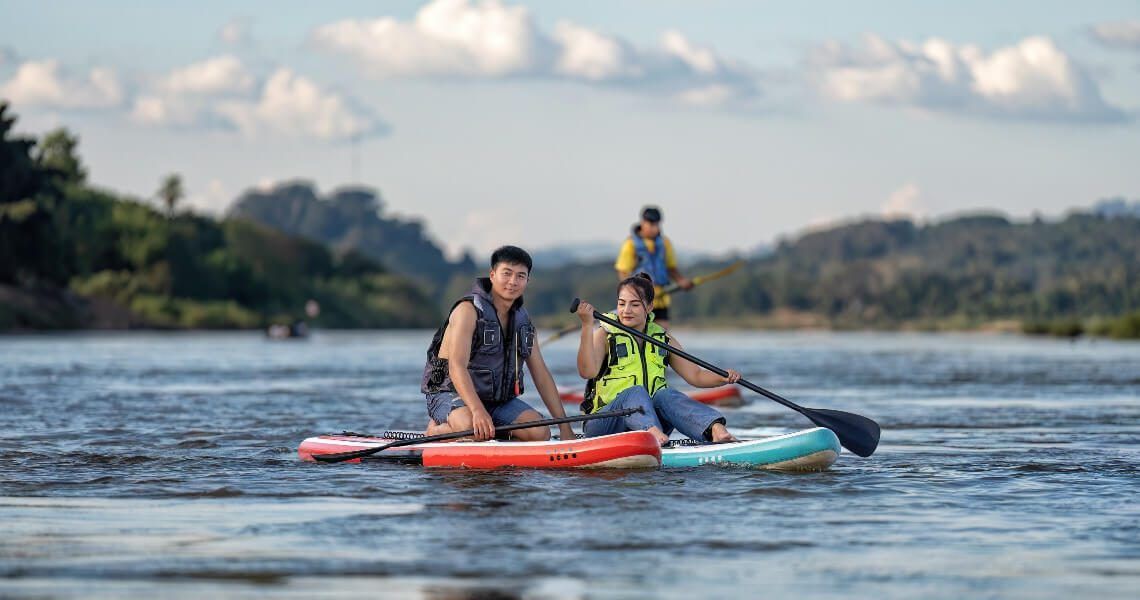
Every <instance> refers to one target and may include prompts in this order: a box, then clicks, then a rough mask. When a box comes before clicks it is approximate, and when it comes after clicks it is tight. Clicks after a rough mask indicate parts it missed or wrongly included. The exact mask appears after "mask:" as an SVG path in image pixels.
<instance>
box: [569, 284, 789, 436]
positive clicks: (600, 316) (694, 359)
mask: <svg viewBox="0 0 1140 600" xmlns="http://www.w3.org/2000/svg"><path fill="white" fill-rule="evenodd" d="M581 303H582V301H581V300H580V299H578V298H575V299H574V301H573V302H571V303H570V312H572V313H575V312H578V306H579V305H580V304H581ZM594 318H595V319H597V320H599V321H602V322H603V323H609V324H610V325H613V326H614V327H617V328H618V329H621V330H622V331H624V332H626V333H628V334H630V335H632V336H635V337H637V338H638V339H641V340H645V341H646V342H649V343H650V344H653V345H654V346H658V347H660V348H664V349H665V350H668V351H669V352H672V353H673V354H676V355H677V356H680V357H681V358H683V359H685V360H687V361H689V362H691V363H693V364H697V365H700V366H702V367H704V368H706V369H708V370H709V371H712V372H713V373H716V374H717V375H720V376H721V377H728V371H725V370H724V369H722V368H720V367H718V366H716V365H714V364H712V363H708V362H705V361H703V360H701V359H699V358H697V357H695V356H693V355H692V354H689V353H688V352H685V351H684V350H681V349H679V348H674V347H673V346H670V345H669V344H666V343H665V342H662V341H661V340H658V339H656V338H653V337H651V336H648V335H645V334H644V333H641V332H640V331H638V330H636V329H633V328H631V327H626V326H625V325H622V324H621V323H619V322H617V321H615V320H613V319H611V318H609V317H607V316H605V315H603V314H602V313H600V312H598V311H596V310H595V311H594ZM736 383H738V384H740V385H742V386H744V387H746V388H748V389H750V390H752V391H754V392H756V393H757V394H761V395H764V396H767V397H768V398H769V399H771V400H773V401H775V402H779V403H780V404H783V405H784V406H786V407H788V408H790V409H792V410H794V411H796V412H798V413H800V414H803V415H805V416H810V415H808V414H807V412H805V411H804V409H803V407H802V406H800V405H798V404H796V403H794V402H792V401H791V400H787V399H785V398H783V397H782V396H780V395H779V394H776V393H773V392H769V391H768V390H766V389H764V388H762V387H760V386H758V385H756V384H755V383H752V382H751V381H748V380H747V379H743V378H741V379H738V380H736Z"/></svg>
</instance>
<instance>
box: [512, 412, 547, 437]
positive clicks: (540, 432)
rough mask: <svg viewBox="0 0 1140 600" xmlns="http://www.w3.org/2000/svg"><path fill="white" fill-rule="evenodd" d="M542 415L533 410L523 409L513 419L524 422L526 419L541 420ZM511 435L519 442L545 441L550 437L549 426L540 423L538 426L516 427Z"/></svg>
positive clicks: (515, 421)
mask: <svg viewBox="0 0 1140 600" xmlns="http://www.w3.org/2000/svg"><path fill="white" fill-rule="evenodd" d="M541 420H542V415H540V414H538V413H537V412H535V411H533V410H528V411H524V412H523V413H522V414H521V415H519V416H518V418H516V419H515V420H514V423H526V422H527V421H541ZM511 437H512V438H514V439H516V440H518V441H520V442H545V441H546V440H549V439H550V427H548V426H546V425H542V426H539V427H528V428H526V429H516V430H514V431H512V432H511Z"/></svg>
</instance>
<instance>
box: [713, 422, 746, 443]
mask: <svg viewBox="0 0 1140 600" xmlns="http://www.w3.org/2000/svg"><path fill="white" fill-rule="evenodd" d="M709 433H711V434H712V441H713V443H714V444H723V443H725V442H736V441H739V440H737V439H736V436H734V435H732V434H731V433H729V432H728V428H727V427H725V426H724V424H722V423H713V426H712V428H711V429H710V431H709Z"/></svg>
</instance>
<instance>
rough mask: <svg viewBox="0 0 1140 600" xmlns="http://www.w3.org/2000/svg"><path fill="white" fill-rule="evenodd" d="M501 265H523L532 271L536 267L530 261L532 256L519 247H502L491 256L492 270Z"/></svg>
mask: <svg viewBox="0 0 1140 600" xmlns="http://www.w3.org/2000/svg"><path fill="white" fill-rule="evenodd" d="M499 263H507V264H509V265H522V266H524V267H526V270H527V271H530V270H531V269H532V268H533V267H534V263H533V262H531V260H530V255H529V254H527V252H526V250H523V249H522V248H519V247H518V246H500V247H499V248H498V249H497V250H495V251H494V252H493V253H492V254H491V268H492V269H494V268H495V265H497V264H499Z"/></svg>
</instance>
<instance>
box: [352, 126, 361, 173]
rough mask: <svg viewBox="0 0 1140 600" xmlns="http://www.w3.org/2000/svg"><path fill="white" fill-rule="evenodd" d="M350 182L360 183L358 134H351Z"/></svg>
mask: <svg viewBox="0 0 1140 600" xmlns="http://www.w3.org/2000/svg"><path fill="white" fill-rule="evenodd" d="M352 183H360V134H359V133H354V134H352Z"/></svg>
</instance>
